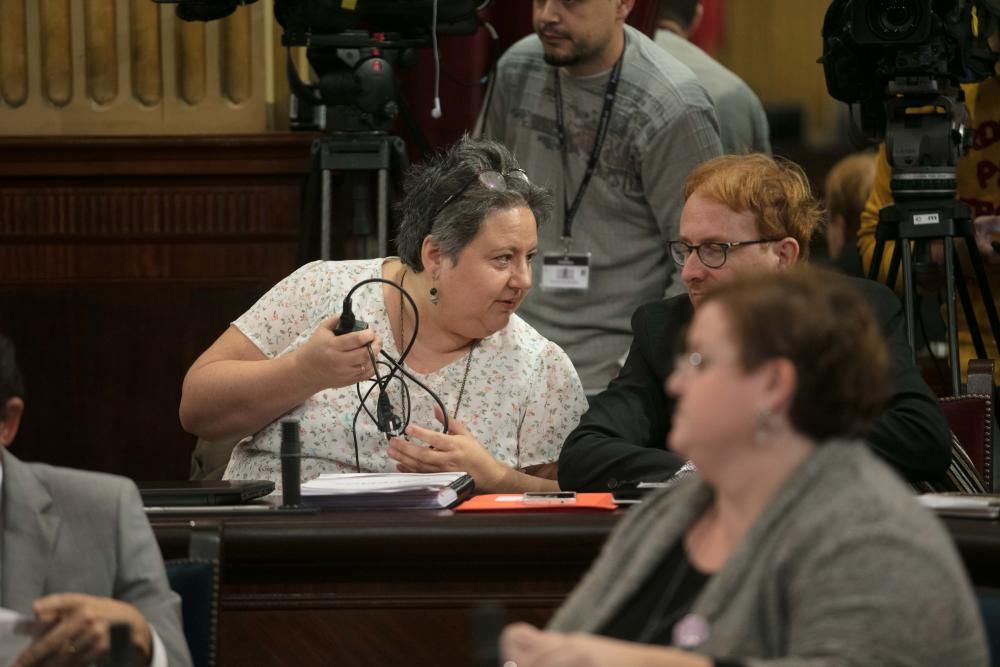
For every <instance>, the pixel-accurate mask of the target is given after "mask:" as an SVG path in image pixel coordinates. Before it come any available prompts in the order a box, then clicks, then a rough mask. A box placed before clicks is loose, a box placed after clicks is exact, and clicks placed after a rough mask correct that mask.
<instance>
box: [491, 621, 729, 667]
mask: <svg viewBox="0 0 1000 667" xmlns="http://www.w3.org/2000/svg"><path fill="white" fill-rule="evenodd" d="M500 650H501V653H502V654H503V660H505V661H506V662H505V663H504V664H505V665H515V666H516V667H618V666H619V665H630V666H631V667H711V665H712V662H711V661H710V660H708V659H707V658H705V657H703V656H700V655H695V654H694V653H687V652H685V651H680V650H677V649H671V648H665V647H654V646H646V645H644V644H634V643H632V642H624V641H620V640H617V639H607V638H606V637H598V636H595V635H585V634H579V633H574V634H563V633H561V632H543V631H542V630H538V629H536V628H534V627H532V626H530V625H528V624H527V623H515V624H513V625H508V626H507V628H506V629H505V630H504V631H503V635H501V637H500Z"/></svg>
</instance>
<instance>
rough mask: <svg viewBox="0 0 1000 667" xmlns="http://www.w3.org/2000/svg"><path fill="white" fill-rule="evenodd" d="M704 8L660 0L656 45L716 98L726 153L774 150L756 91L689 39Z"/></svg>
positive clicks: (682, 0)
mask: <svg viewBox="0 0 1000 667" xmlns="http://www.w3.org/2000/svg"><path fill="white" fill-rule="evenodd" d="M703 12H704V9H703V8H702V5H701V2H699V1H698V0H660V16H659V22H658V23H657V31H656V45H657V46H659V47H662V48H663V50H665V51H666V52H667V53H669V54H670V55H672V56H673V57H674V58H677V60H680V61H681V62H682V63H684V64H685V65H687V66H688V67H690V68H691V71H692V72H694V75H695V76H696V77H697V78H698V81H699V82H700V83H701V85H703V86H705V90H707V91H708V96H709V97H711V98H712V103H713V104H714V105H715V112H716V113H717V114H718V115H719V132H720V134H721V136H722V148H723V150H724V151H725V152H726V153H737V154H739V153H770V152H771V133H770V129H769V127H768V124H767V116H766V115H765V114H764V107H763V105H761V103H760V100H759V99H758V98H757V95H756V93H754V92H753V90H752V89H751V88H750V86H748V85H747V84H746V82H744V81H743V79H741V78H740V77H738V76H736V74H734V73H733V72H731V71H729V70H728V69H726V68H725V67H723V66H722V65H721V64H719V63H718V62H717V61H716V60H714V59H713V58H712V56H710V55H708V54H707V53H705V52H704V51H702V50H701V49H699V48H698V47H697V46H695V45H694V44H692V43H691V42H690V41H688V35H690V34H691V33H693V32H694V31H695V30H697V28H698V25H699V24H700V23H701V18H702V14H703Z"/></svg>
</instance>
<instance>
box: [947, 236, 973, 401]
mask: <svg viewBox="0 0 1000 667" xmlns="http://www.w3.org/2000/svg"><path fill="white" fill-rule="evenodd" d="M955 267H956V262H955V240H954V239H953V238H952V237H950V236H946V237H944V280H945V286H944V289H945V303H946V305H947V308H948V360H949V363H950V364H951V393H952V396H958V395H959V394H960V393H961V391H960V389H961V387H962V380H961V368H960V367H959V361H958V316H957V315H956V313H955ZM965 298H966V299H968V295H966V296H965ZM963 306H964V301H963Z"/></svg>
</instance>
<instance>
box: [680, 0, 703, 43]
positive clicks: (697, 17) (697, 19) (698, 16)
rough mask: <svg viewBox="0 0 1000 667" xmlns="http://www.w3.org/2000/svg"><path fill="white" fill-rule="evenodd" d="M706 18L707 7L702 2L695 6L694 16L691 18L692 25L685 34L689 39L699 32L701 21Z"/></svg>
mask: <svg viewBox="0 0 1000 667" xmlns="http://www.w3.org/2000/svg"><path fill="white" fill-rule="evenodd" d="M704 18H705V6H704V5H703V4H701V3H700V2H699V3H697V4H696V5H695V6H694V16H692V17H691V24H690V25H689V26H688V27H687V30H685V31H684V32H685V33H686V35H687V38H688V39H691V35H693V34H695V33H696V32H698V28H700V27H701V21H702V19H704Z"/></svg>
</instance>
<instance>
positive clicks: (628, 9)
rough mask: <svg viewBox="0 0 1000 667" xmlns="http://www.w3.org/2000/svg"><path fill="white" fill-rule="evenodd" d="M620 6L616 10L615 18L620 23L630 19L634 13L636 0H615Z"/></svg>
mask: <svg viewBox="0 0 1000 667" xmlns="http://www.w3.org/2000/svg"><path fill="white" fill-rule="evenodd" d="M615 1H616V2H617V3H618V4H617V6H616V9H615V18H616V19H618V20H619V21H624V20H625V19H627V18H628V15H629V14H631V13H632V8H633V7H635V0H615Z"/></svg>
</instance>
